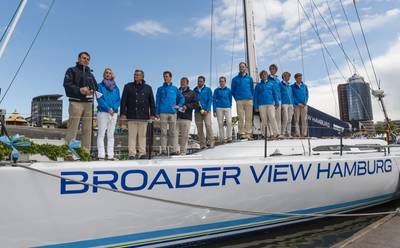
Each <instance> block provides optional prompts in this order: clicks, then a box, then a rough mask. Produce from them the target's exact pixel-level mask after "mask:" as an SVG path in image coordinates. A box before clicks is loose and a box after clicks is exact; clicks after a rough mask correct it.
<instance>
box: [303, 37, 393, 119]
mask: <svg viewBox="0 0 400 248" xmlns="http://www.w3.org/2000/svg"><path fill="white" fill-rule="evenodd" d="M399 60H400V37H399V38H397V40H395V41H394V42H391V44H390V45H389V46H388V49H387V50H386V51H385V52H384V53H383V54H382V55H380V56H377V57H375V58H373V60H372V61H373V64H374V67H375V69H376V72H377V76H378V80H380V81H381V82H382V85H381V86H382V89H383V90H384V91H385V93H386V96H385V99H384V101H385V105H386V108H387V111H388V114H389V118H391V119H393V120H398V119H400V108H398V106H400V97H398V92H399V86H398V82H397V80H396V78H398V72H399V71H400V63H398V61H399ZM342 69H343V70H344V69H345V65H342ZM367 70H368V71H369V72H370V71H372V68H371V66H370V64H369V63H368V64H367ZM357 71H360V72H362V71H364V70H363V69H362V68H361V67H357ZM362 76H364V75H362ZM332 77H333V78H334V80H333V81H334V83H333V89H334V90H333V93H332V89H331V86H330V84H329V83H328V82H329V81H328V79H327V78H324V79H321V80H319V82H318V83H316V82H315V81H312V82H309V84H310V87H309V89H310V105H312V106H317V107H318V109H320V110H322V111H325V112H326V113H329V114H331V115H335V116H338V115H337V113H338V112H337V107H336V106H335V104H332V103H333V101H334V100H336V99H337V85H338V82H340V83H343V80H342V79H341V77H340V76H339V75H338V74H337V73H336V74H334V75H332ZM335 82H336V83H335ZM370 85H371V87H372V88H373V89H377V86H376V83H375V81H374V80H373V82H370ZM321 103H322V104H321ZM323 103H325V104H323ZM372 107H373V113H374V120H375V121H381V120H383V119H384V116H383V113H382V109H381V107H380V105H379V102H378V101H377V100H376V99H374V98H372Z"/></svg>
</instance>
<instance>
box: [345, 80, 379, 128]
mask: <svg viewBox="0 0 400 248" xmlns="http://www.w3.org/2000/svg"><path fill="white" fill-rule="evenodd" d="M338 98H339V110H340V119H341V120H342V121H348V122H350V123H351V124H352V126H353V127H354V128H356V129H357V130H360V129H367V130H366V131H371V132H372V131H373V113H372V103H371V88H370V85H369V83H367V82H365V81H364V78H363V77H361V76H358V75H357V74H354V75H353V76H351V77H350V78H349V79H348V81H347V83H346V84H340V85H339V86H338ZM370 129H371V130H370Z"/></svg>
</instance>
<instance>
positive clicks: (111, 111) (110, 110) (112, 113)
mask: <svg viewBox="0 0 400 248" xmlns="http://www.w3.org/2000/svg"><path fill="white" fill-rule="evenodd" d="M108 113H109V114H110V115H111V116H114V110H113V109H112V108H110V109H109V110H108Z"/></svg>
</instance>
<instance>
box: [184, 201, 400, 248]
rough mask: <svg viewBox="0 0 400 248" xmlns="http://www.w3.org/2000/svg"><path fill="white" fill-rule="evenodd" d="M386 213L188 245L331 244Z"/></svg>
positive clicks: (302, 247)
mask: <svg viewBox="0 0 400 248" xmlns="http://www.w3.org/2000/svg"><path fill="white" fill-rule="evenodd" d="M398 207H400V200H396V201H393V202H390V203H386V204H384V205H380V206H375V207H371V208H368V209H364V210H360V211H357V212H356V213H368V212H382V211H391V210H395V209H396V208H398ZM382 217H383V216H363V217H330V218H324V219H319V220H312V221H308V222H303V223H298V224H293V225H290V226H282V227H277V228H273V229H270V230H264V231H258V232H253V233H247V234H243V235H239V236H232V237H228V238H223V239H216V240H211V241H207V242H198V243H193V244H187V245H183V246H180V247H185V248H188V247H191V248H228V247H229V248H242V247H247V248H260V247H293V248H315V247H330V246H332V245H334V244H336V243H339V242H341V241H343V240H345V239H347V238H349V237H350V236H352V235H353V234H355V233H356V232H358V231H360V230H361V229H363V228H365V227H367V226H368V225H370V224H372V223H373V222H375V221H377V220H378V219H380V218H382Z"/></svg>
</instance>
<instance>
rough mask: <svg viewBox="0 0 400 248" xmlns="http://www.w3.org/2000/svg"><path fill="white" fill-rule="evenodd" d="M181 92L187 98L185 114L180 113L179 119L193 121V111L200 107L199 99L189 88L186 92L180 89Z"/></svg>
mask: <svg viewBox="0 0 400 248" xmlns="http://www.w3.org/2000/svg"><path fill="white" fill-rule="evenodd" d="M179 91H180V92H181V93H182V95H183V97H185V105H184V106H186V109H185V112H180V111H178V119H185V120H192V117H193V109H195V108H197V107H198V106H199V100H198V99H197V95H196V93H195V92H194V91H193V90H191V89H190V88H189V87H187V88H186V90H183V89H182V88H179Z"/></svg>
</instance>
